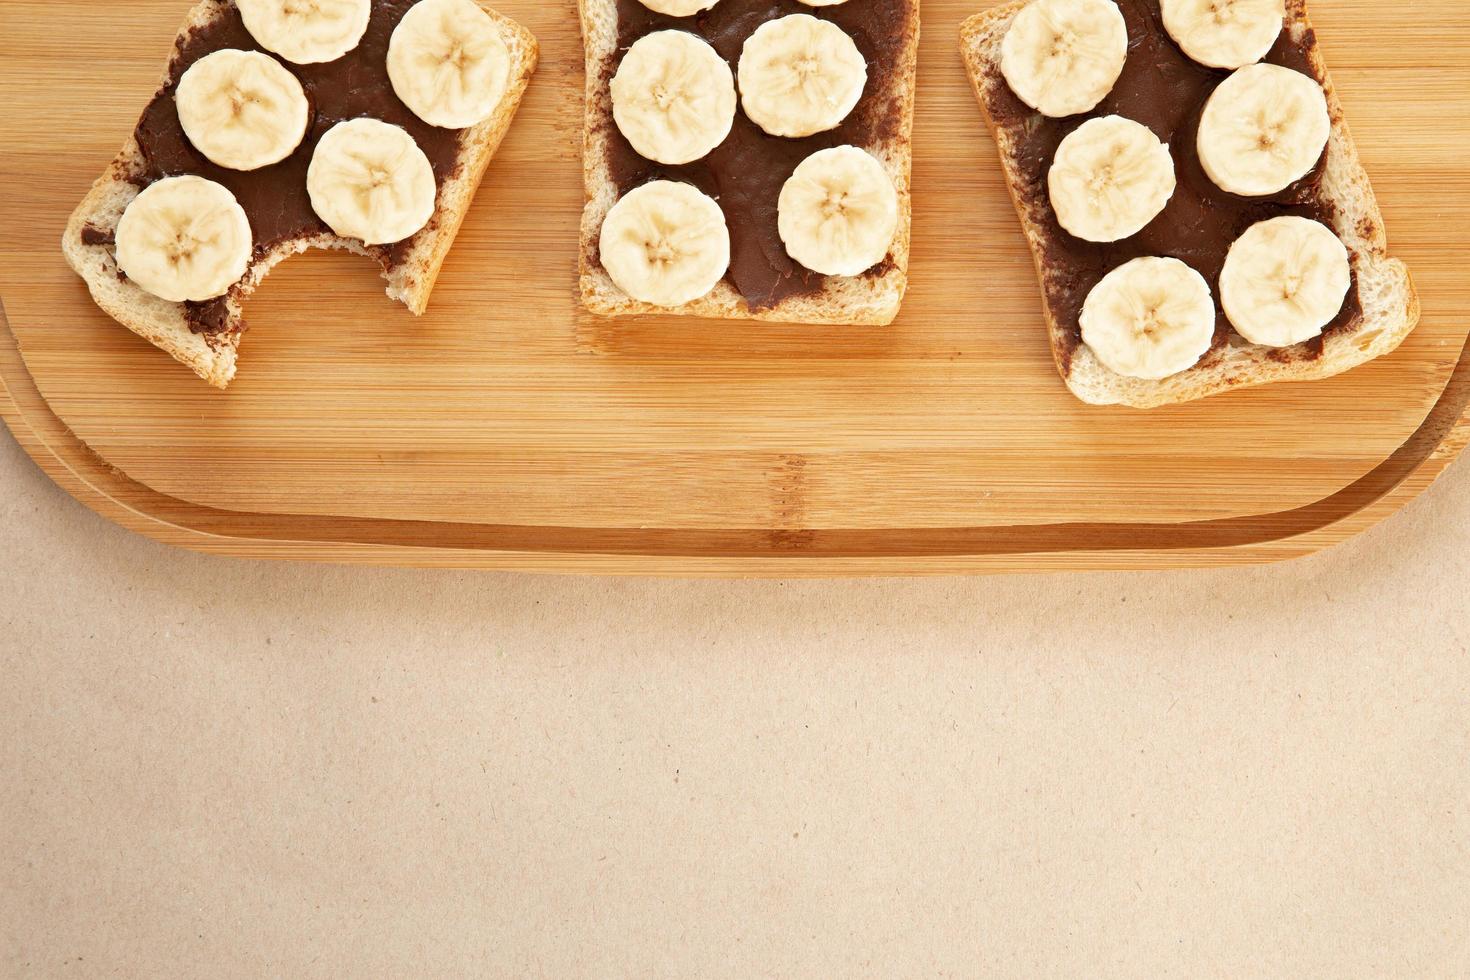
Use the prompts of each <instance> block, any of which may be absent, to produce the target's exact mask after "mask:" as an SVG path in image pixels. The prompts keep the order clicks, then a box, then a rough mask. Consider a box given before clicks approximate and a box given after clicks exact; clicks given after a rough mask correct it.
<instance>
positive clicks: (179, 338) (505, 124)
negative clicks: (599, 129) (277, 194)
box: [62, 0, 538, 388]
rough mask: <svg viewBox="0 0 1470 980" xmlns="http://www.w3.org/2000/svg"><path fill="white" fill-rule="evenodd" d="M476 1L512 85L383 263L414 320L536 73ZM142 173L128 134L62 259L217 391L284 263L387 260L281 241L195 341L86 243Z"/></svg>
mask: <svg viewBox="0 0 1470 980" xmlns="http://www.w3.org/2000/svg"><path fill="white" fill-rule="evenodd" d="M478 2H480V4H481V6H482V7H485V9H486V11H487V13H489V14H490V16H491V17H492V18H493V19H494V20H495V22H496V24H497V25H498V27H499V28H500V29H501V31H502V33H503V36H504V38H505V40H506V43H507V45H508V47H509V49H510V52H511V56H512V59H513V65H512V68H511V83H510V87H509V90H508V91H507V93H506V97H505V98H504V99H503V100H502V102H501V103H500V106H499V107H498V108H497V109H496V111H495V113H494V115H492V116H491V117H490V118H489V119H486V120H485V121H484V122H482V123H480V124H478V125H476V126H474V127H471V128H469V129H466V130H463V131H462V132H461V133H460V147H459V155H458V159H457V161H456V164H457V165H456V166H455V167H454V168H453V170H452V172H451V173H450V174H449V175H448V176H447V177H445V178H444V179H443V180H442V181H441V182H440V185H439V193H438V199H437V202H436V209H435V212H434V217H433V218H432V219H431V220H430V222H429V224H428V226H427V227H426V228H425V229H424V230H423V231H421V232H419V233H418V234H417V235H416V236H414V237H413V238H412V239H410V240H409V241H410V244H409V246H408V248H407V250H406V252H405V253H404V254H403V255H402V256H401V257H399V258H397V259H395V260H394V261H393V262H392V264H391V265H388V263H387V262H386V261H385V262H384V265H385V268H384V273H383V275H384V278H385V279H386V280H387V282H388V287H387V294H388V296H389V297H390V298H392V299H395V300H398V301H399V302H401V303H403V304H404V305H405V306H407V307H408V308H409V309H410V310H411V311H412V312H413V313H414V314H415V315H422V314H423V312H424V311H425V310H426V309H427V308H428V303H429V295H430V293H431V292H433V289H434V283H435V281H436V280H437V279H438V276H439V270H440V267H441V266H442V265H443V263H444V259H445V257H446V256H447V255H448V254H449V249H450V247H451V246H452V245H453V244H454V239H455V236H456V235H457V234H458V232H459V228H460V225H461V224H462V223H463V221H464V218H465V215H466V214H467V213H468V211H469V207H470V202H471V201H472V200H473V198H474V195H475V191H476V190H477V189H478V187H479V185H480V180H481V178H482V177H483V176H484V174H485V169H486V167H487V166H488V165H489V163H490V160H491V158H492V157H493V156H494V155H495V151H496V149H497V148H498V147H499V145H500V141H501V140H502V139H503V138H504V136H505V134H506V132H507V131H508V130H509V128H510V125H511V121H512V119H513V118H514V117H515V114H516V110H517V109H518V108H519V106H520V102H521V98H522V96H523V95H524V93H525V91H526V87H527V85H528V84H529V82H530V79H531V75H532V73H533V72H534V71H535V69H536V62H537V56H538V47H537V43H536V39H535V37H534V36H533V35H532V34H531V33H530V32H529V31H527V30H526V29H525V28H524V27H522V26H520V25H519V24H517V23H516V22H515V21H513V20H511V19H509V18H507V17H504V16H502V15H500V14H498V13H496V12H495V11H494V10H491V9H490V8H489V7H488V6H486V5H485V4H484V3H483V0H478ZM232 6H233V0H200V2H199V3H198V4H197V5H196V6H195V7H194V8H193V9H192V10H191V11H190V12H189V14H188V17H187V18H186V19H185V21H184V24H183V26H182V27H181V28H180V29H179V34H178V38H177V40H176V41H175V47H174V54H173V56H171V57H170V63H169V67H168V69H167V70H166V71H165V75H164V82H163V83H162V85H163V86H167V84H168V83H169V81H170V79H171V77H172V75H173V71H174V60H175V58H177V56H178V54H179V52H180V50H181V49H182V46H183V44H184V41H185V39H186V37H187V36H188V35H189V33H190V32H191V31H193V30H195V29H198V28H201V27H204V26H206V25H209V24H211V23H212V22H213V21H214V20H215V19H216V18H219V17H221V16H222V15H224V14H225V13H227V12H228V11H229V8H230V7H232ZM348 57H351V55H348ZM145 172H146V164H145V161H144V160H143V158H142V154H141V152H140V150H139V146H138V142H137V140H136V138H135V137H134V136H133V135H132V134H130V135H129V136H128V139H127V141H126V142H125V143H124V144H123V148H122V150H121V152H119V153H118V155H117V157H116V158H114V159H113V161H112V163H111V165H110V166H109V167H108V168H107V171H106V172H105V173H104V174H103V175H102V177H101V178H100V179H98V180H97V182H96V183H95V184H94V185H93V186H92V189H91V191H90V192H88V194H87V196H86V197H85V198H84V199H83V200H82V203H81V204H80V205H79V206H78V207H77V209H76V211H75V212H74V213H73V214H72V216H71V219H70V221H69V222H68V223H67V227H66V231H65V233H64V235H63V237H62V251H63V252H64V253H65V255H66V259H67V262H68V263H69V264H70V265H71V267H72V268H73V269H74V270H75V271H76V272H77V274H78V275H80V276H81V277H82V278H83V279H85V280H86V283H87V287H88V288H89V289H90V290H91V293H92V298H93V300H94V301H95V302H96V303H97V305H98V306H99V307H101V308H102V310H103V311H104V312H105V313H107V314H108V315H109V316H111V317H112V318H113V319H115V320H117V321H118V322H119V323H121V324H122V325H123V326H125V327H127V328H128V329H129V330H131V331H133V332H134V333H136V334H138V335H139V336H141V337H143V338H144V339H146V340H148V341H149V342H151V343H153V344H154V345H156V346H158V347H160V348H162V349H163V350H165V351H167V352H168V353H169V354H171V355H173V356H174V358H176V359H177V360H179V361H180V362H182V363H184V364H186V365H188V366H189V367H190V368H192V369H193V370H194V372H195V373H196V374H198V375H199V376H200V377H201V378H203V379H204V380H206V381H208V382H209V383H210V384H212V385H214V386H215V387H217V388H224V387H226V386H227V385H228V384H229V383H230V381H231V379H233V378H234V376H235V364H236V358H237V353H238V348H239V345H240V339H241V335H242V333H243V330H244V325H245V321H244V317H243V307H244V303H245V301H246V300H247V299H248V298H249V296H250V294H251V293H252V292H254V290H255V289H256V288H257V287H258V286H259V285H260V283H261V282H262V281H263V280H264V279H265V277H266V275H267V274H268V273H269V272H270V270H271V269H272V268H274V267H275V266H276V265H277V264H278V263H280V262H281V261H283V260H285V259H286V258H288V257H290V256H292V255H296V254H298V253H300V252H304V251H306V250H307V249H310V248H323V249H342V250H346V251H350V252H355V253H357V254H360V255H364V256H369V257H373V258H379V259H380V260H381V255H380V254H375V253H374V252H373V251H370V250H369V249H368V248H367V247H366V246H364V245H363V244H362V243H361V242H358V241H355V240H350V239H345V238H340V237H338V236H336V235H334V234H331V233H329V232H323V233H318V234H311V235H307V236H302V237H297V238H292V239H288V240H286V241H282V242H279V243H277V244H275V245H274V246H273V247H271V248H269V249H268V250H265V251H264V252H260V251H258V252H257V255H256V256H255V257H254V258H253V259H252V261H251V264H250V267H249V269H248V271H247V272H246V274H245V277H244V278H243V279H242V280H241V282H240V283H239V284H238V285H237V286H235V287H234V288H233V289H232V290H231V291H230V293H229V294H228V296H227V298H226V300H225V303H226V309H227V321H226V326H225V328H224V329H223V330H220V331H218V332H211V333H198V332H195V331H194V330H193V329H191V327H190V321H189V318H188V317H187V315H186V306H185V304H182V303H171V302H168V301H166V300H162V299H159V298H157V297H156V296H152V295H150V294H149V293H147V292H145V291H144V290H143V289H141V288H139V287H138V286H137V285H135V284H133V283H132V282H130V281H128V280H127V278H126V277H125V276H123V275H121V274H120V273H119V270H118V267H117V262H116V259H115V250H114V247H113V245H112V244H111V242H110V241H103V242H96V243H91V242H89V241H87V240H86V238H85V237H84V232H86V231H88V230H92V231H95V232H100V233H102V236H105V237H108V238H110V236H111V234H112V233H113V232H114V231H115V229H116V228H117V223H118V221H119V219H120V218H121V217H122V213H123V211H124V210H125V209H126V208H127V206H128V204H129V203H130V202H131V201H132V200H133V198H134V197H136V196H137V195H138V193H139V192H140V190H141V188H140V187H139V186H138V185H137V184H135V183H134V180H136V179H137V178H139V177H140V175H142V174H144V173H145Z"/></svg>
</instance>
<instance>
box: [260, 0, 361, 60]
mask: <svg viewBox="0 0 1470 980" xmlns="http://www.w3.org/2000/svg"><path fill="white" fill-rule="evenodd" d="M235 6H236V7H238V8H239V9H240V18H241V19H242V20H243V21H244V22H245V29H246V30H247V31H249V32H250V36H251V37H253V38H255V40H257V41H259V42H260V46H261V47H263V48H265V49H266V50H267V51H274V52H275V53H276V54H278V55H280V56H281V57H282V58H285V59H286V60H287V61H290V62H293V63H295V64H298V65H315V64H321V63H322V62H327V61H336V60H337V59H338V58H340V57H342V56H343V55H344V54H346V53H347V52H349V51H351V50H352V49H353V48H355V47H357V45H358V44H359V43H360V42H361V41H362V36H363V35H364V34H366V33H367V26H368V21H369V20H370V19H371V17H372V13H373V4H372V0H235Z"/></svg>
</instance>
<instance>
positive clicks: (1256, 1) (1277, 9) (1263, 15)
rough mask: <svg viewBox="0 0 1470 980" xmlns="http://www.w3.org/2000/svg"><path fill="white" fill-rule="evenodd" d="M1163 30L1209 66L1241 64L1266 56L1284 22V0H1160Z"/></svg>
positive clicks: (1200, 61) (1239, 65) (1181, 46)
mask: <svg viewBox="0 0 1470 980" xmlns="http://www.w3.org/2000/svg"><path fill="white" fill-rule="evenodd" d="M1159 6H1160V8H1161V12H1162V13H1163V15H1164V30H1166V31H1168V32H1169V36H1170V37H1172V38H1173V39H1174V40H1175V42H1177V43H1178V45H1179V47H1180V48H1182V49H1183V50H1184V53H1185V54H1187V55H1189V56H1190V57H1191V58H1193V59H1194V60H1195V61H1198V62H1199V63H1200V64H1202V65H1208V66H1209V67H1211V68H1243V67H1245V66H1246V65H1253V64H1255V63H1256V62H1258V61H1260V60H1261V59H1262V58H1264V57H1266V54H1267V53H1268V52H1269V51H1270V50H1271V47H1272V46H1273V45H1274V44H1275V43H1276V39H1277V38H1278V37H1280V36H1281V29H1282V28H1283V27H1284V26H1285V24H1286V0H1162V2H1161V3H1160V5H1159Z"/></svg>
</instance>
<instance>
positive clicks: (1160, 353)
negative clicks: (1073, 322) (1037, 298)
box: [1080, 258, 1215, 380]
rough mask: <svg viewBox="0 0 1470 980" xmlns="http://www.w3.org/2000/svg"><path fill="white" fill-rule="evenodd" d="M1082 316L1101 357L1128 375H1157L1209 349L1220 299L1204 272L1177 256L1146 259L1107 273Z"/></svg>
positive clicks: (1088, 340)
mask: <svg viewBox="0 0 1470 980" xmlns="http://www.w3.org/2000/svg"><path fill="white" fill-rule="evenodd" d="M1080 319H1081V324H1082V342H1083V343H1085V344H1086V345H1087V346H1088V347H1090V348H1092V352H1093V353H1094V354H1096V355H1097V358H1098V360H1100V361H1102V362H1103V363H1104V364H1106V365H1107V366H1108V367H1109V368H1111V369H1112V370H1113V371H1115V372H1116V373H1118V374H1121V375H1123V376H1125V377H1129V378H1144V379H1149V380H1158V379H1160V378H1167V377H1169V376H1170V375H1174V374H1178V373H1179V372H1180V371H1185V370H1188V369H1189V368H1191V367H1193V366H1194V365H1195V364H1197V363H1198V362H1199V359H1200V358H1201V357H1203V356H1204V355H1205V352H1206V351H1208V350H1209V349H1210V343H1211V342H1212V340H1213V339H1214V336H1215V301H1214V299H1213V298H1212V297H1211V295H1210V286H1209V283H1207V282H1205V278H1204V276H1202V275H1200V274H1199V273H1198V272H1196V271H1195V270H1194V269H1191V268H1190V267H1189V266H1188V265H1186V264H1184V263H1183V262H1181V261H1179V260H1178V259H1171V258H1141V259H1134V260H1133V261H1132V262H1129V263H1127V264H1125V265H1122V266H1120V267H1118V268H1117V269H1114V270H1113V271H1112V272H1110V273H1108V274H1107V275H1106V276H1104V277H1103V280H1102V281H1101V282H1099V283H1098V284H1097V285H1096V286H1095V287H1093V289H1092V292H1090V293H1089V294H1088V296H1087V300H1086V302H1085V303H1084V304H1083V307H1082V316H1081V318H1080Z"/></svg>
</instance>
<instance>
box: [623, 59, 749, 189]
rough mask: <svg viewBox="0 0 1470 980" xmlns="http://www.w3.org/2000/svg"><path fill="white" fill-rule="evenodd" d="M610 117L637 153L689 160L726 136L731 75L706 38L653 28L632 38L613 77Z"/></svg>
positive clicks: (731, 121)
mask: <svg viewBox="0 0 1470 980" xmlns="http://www.w3.org/2000/svg"><path fill="white" fill-rule="evenodd" d="M610 89H611V93H612V111H613V120H614V121H615V122H616V123H617V126H618V131H619V132H621V133H622V134H623V136H624V137H625V138H626V139H627V140H628V143H629V144H630V145H631V146H632V147H633V149H634V150H636V151H637V152H638V153H639V155H641V156H643V157H646V158H647V159H649V160H653V161H655V162H657V163H666V164H682V163H690V162H692V161H694V160H698V159H700V158H701V157H704V156H706V155H708V154H709V152H710V151H711V150H713V149H714V148H715V147H717V146H719V145H720V144H721V143H722V142H724V140H725V137H726V136H729V135H730V127H731V126H732V125H733V124H734V122H735V77H734V76H733V75H732V74H731V73H730V66H729V65H728V64H726V62H725V59H723V58H721V57H720V55H719V53H718V52H716V51H715V49H714V48H713V47H711V46H710V44H709V42H707V41H705V40H703V39H701V38H698V37H695V36H694V35H693V34H690V33H688V32H687V31H655V32H653V33H652V34H646V35H644V36H643V37H641V38H639V39H638V40H637V41H635V42H633V44H632V46H631V47H629V48H628V53H627V54H625V55H624V56H623V60H622V63H621V64H619V65H618V70H617V73H616V74H615V75H613V77H612V83H611V85H610Z"/></svg>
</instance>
